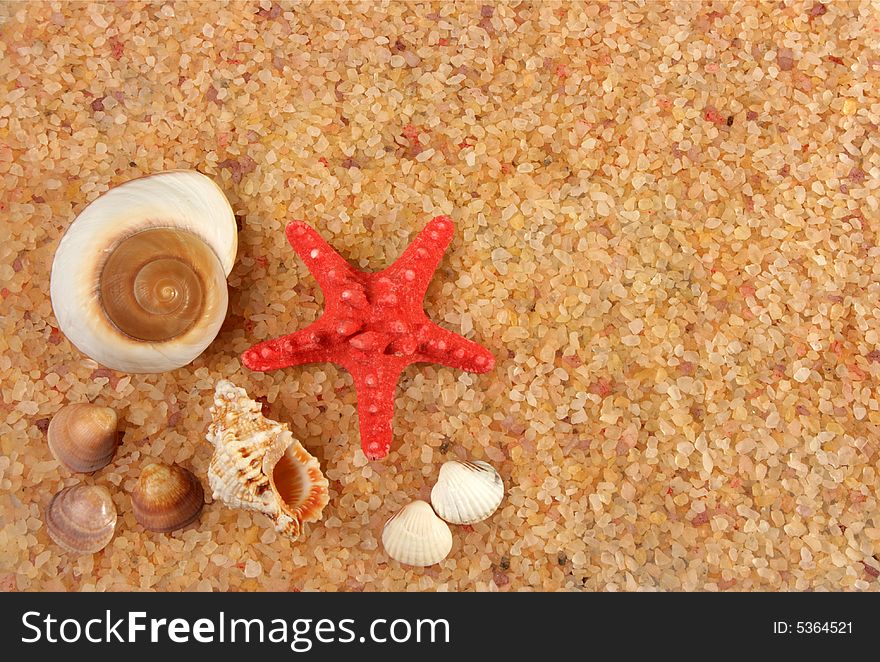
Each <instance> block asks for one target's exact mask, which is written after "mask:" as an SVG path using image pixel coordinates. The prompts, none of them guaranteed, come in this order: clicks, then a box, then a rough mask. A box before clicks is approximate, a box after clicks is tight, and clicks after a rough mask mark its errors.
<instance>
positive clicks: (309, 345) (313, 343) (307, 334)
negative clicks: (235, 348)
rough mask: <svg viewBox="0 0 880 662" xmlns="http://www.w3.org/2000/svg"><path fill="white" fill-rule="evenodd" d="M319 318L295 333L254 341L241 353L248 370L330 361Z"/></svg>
mask: <svg viewBox="0 0 880 662" xmlns="http://www.w3.org/2000/svg"><path fill="white" fill-rule="evenodd" d="M325 326H326V325H325V324H323V323H322V322H321V320H319V321H318V322H315V323H314V324H310V325H309V326H307V327H306V328H304V329H300V330H299V331H296V332H295V333H288V334H287V335H285V336H279V337H278V338H273V339H272V340H267V341H265V342H261V343H258V344H256V345H254V346H253V347H251V348H250V349H248V350H247V351H246V352H244V354H242V355H241V360H242V363H244V364H245V366H247V367H248V368H250V369H251V370H256V371H259V372H267V371H269V370H278V369H280V368H287V367H289V366H294V365H303V364H306V363H320V362H324V361H330V362H332V361H333V359H332V358H331V357H330V356H329V353H328V348H327V346H326V339H327V333H328V332H327V330H326V329H325Z"/></svg>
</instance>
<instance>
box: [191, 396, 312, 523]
mask: <svg viewBox="0 0 880 662" xmlns="http://www.w3.org/2000/svg"><path fill="white" fill-rule="evenodd" d="M211 417H212V423H211V425H210V426H209V427H208V436H207V438H208V441H210V442H211V443H212V444H213V445H214V456H213V458H212V459H211V464H210V466H209V467H208V483H209V484H210V485H211V489H212V490H213V492H214V498H215V499H219V500H220V501H222V502H223V503H225V504H226V505H228V506H230V507H232V508H245V509H247V510H256V511H259V512H262V513H265V514H266V515H268V516H269V517H270V518H271V519H272V520H273V522H274V524H275V528H276V529H277V530H278V531H279V532H281V533H284V534H286V535H288V536H290V537H291V538H297V537H298V536H299V535H300V533H301V532H302V525H303V523H305V522H316V521H318V520H320V519H321V511H322V510H323V509H324V506H326V505H327V502H328V500H329V495H328V493H327V489H328V483H327V479H326V478H325V477H324V475H323V474H322V473H321V467H320V465H319V464H318V460H317V459H316V458H315V457H313V456H311V455H310V454H309V453H308V452H307V451H306V450H305V448H303V447H302V445H301V444H300V443H299V441H297V440H296V439H294V437H293V434H291V432H290V429H289V428H288V427H287V424H285V423H278V422H277V421H273V420H270V419H268V418H266V417H264V416H263V414H262V407H261V406H260V404H259V403H258V402H255V401H254V400H252V399H251V398H249V397H248V395H247V393H246V392H245V390H244V389H243V388H239V387H237V386H235V385H234V384H233V383H232V382H229V381H227V380H221V381H220V382H218V383H217V386H216V389H215V392H214V406H213V407H211Z"/></svg>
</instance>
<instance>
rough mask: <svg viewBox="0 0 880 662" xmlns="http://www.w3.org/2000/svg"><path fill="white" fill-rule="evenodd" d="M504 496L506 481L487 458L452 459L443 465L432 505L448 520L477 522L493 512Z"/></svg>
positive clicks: (467, 522)
mask: <svg viewBox="0 0 880 662" xmlns="http://www.w3.org/2000/svg"><path fill="white" fill-rule="evenodd" d="M503 498H504V482H503V481H502V480H501V476H500V475H499V474H498V472H497V471H495V468H494V467H493V466H492V465H490V464H487V463H486V462H479V461H475V462H457V461H455V460H450V461H449V462H445V463H444V464H443V466H442V467H440V475H439V476H438V477H437V484H436V485H434V489H432V490H431V505H433V506H434V510H436V511H437V514H438V515H440V517H442V518H443V519H445V520H446V521H447V522H450V523H452V524H474V523H476V522H482V521H483V520H484V519H486V518H487V517H489V516H490V515H491V514H492V513H494V512H495V511H496V510H497V509H498V506H499V505H500V504H501V500H502V499H503Z"/></svg>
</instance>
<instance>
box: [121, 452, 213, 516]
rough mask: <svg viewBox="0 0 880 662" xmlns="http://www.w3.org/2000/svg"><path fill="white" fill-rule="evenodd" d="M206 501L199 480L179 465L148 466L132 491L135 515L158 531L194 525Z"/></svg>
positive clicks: (158, 464)
mask: <svg viewBox="0 0 880 662" xmlns="http://www.w3.org/2000/svg"><path fill="white" fill-rule="evenodd" d="M204 503H205V495H204V490H203V489H202V484H201V483H200V482H199V479H198V478H196V477H195V476H194V475H193V474H192V472H191V471H188V470H186V469H184V468H183V467H180V466H178V465H176V464H161V463H156V464H149V465H147V466H146V467H144V468H143V470H142V471H141V475H140V478H138V482H137V484H136V485H135V487H134V490H132V493H131V506H132V510H133V511H134V518H135V519H136V520H137V521H138V522H139V523H140V525H141V526H143V527H144V528H145V529H147V530H149V531H157V532H159V533H168V532H170V531H176V530H177V529H182V528H183V527H185V526H187V525H188V524H191V523H192V522H194V521H195V520H196V518H198V516H199V513H201V512H202V506H203V505H204Z"/></svg>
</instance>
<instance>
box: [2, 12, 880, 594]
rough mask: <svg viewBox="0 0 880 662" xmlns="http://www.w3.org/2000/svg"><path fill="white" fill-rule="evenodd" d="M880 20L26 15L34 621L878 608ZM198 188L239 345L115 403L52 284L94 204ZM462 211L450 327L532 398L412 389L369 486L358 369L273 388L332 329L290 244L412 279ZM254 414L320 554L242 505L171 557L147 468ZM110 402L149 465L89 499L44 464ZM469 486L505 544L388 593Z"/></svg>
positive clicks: (7, 280) (5, 124)
mask: <svg viewBox="0 0 880 662" xmlns="http://www.w3.org/2000/svg"><path fill="white" fill-rule="evenodd" d="M877 12H878V9H877V7H876V5H874V6H873V7H872V4H871V3H870V2H868V1H865V2H833V3H832V2H828V3H825V4H822V3H819V2H814V1H813V0H807V2H799V1H790V0H784V1H781V2H772V3H770V2H766V3H763V2H762V3H760V4H756V3H750V2H720V1H719V2H674V3H666V2H659V1H649V0H643V1H641V2H637V1H634V2H620V3H610V4H604V3H599V2H593V3H590V4H588V5H581V4H576V3H570V2H565V3H562V2H550V1H546V2H538V1H535V2H510V3H498V4H492V3H489V2H486V3H482V4H481V3H477V4H473V3H464V2H461V3H436V4H416V3H406V2H361V3H351V4H347V3H335V2H311V3H308V2H304V3H280V4H275V3H271V2H260V3H244V2H241V3H212V2H198V3H195V2H193V3H187V2H154V3H139V2H121V1H120V2H112V3H106V4H97V3H94V4H85V3H77V2H64V3H60V2H58V3H50V2H28V3H21V2H3V3H2V4H0V196H2V197H0V223H2V225H3V227H2V242H0V287H2V297H0V325H2V337H0V348H2V356H0V378H2V401H0V412H2V415H0V449H2V454H0V488H2V494H0V518H2V521H0V524H2V530H0V589H2V590H16V589H18V590H37V589H77V590H118V589H157V590H212V589H213V590H218V589H219V590H224V589H234V590H259V589H274V590H315V589H322V590H389V589H394V590H417V589H422V590H491V591H495V590H501V591H513V590H537V589H543V590H564V589H569V590H571V589H575V590H579V589H585V590H638V589H645V590H713V591H714V590H758V589H761V590H781V589H798V590H803V589H820V590H826V589H827V590H842V589H846V590H869V591H870V590H877V589H878V587H880V583H878V574H880V560H878V559H880V512H878V487H880V479H878V467H877V463H878V459H880V440H878V431H880V398H878V383H880V300H878V298H880V260H878V258H880V248H878V228H880V202H878V188H880V151H878V144H880V139H878V133H877V128H878V122H880V99H878V92H877V90H878V79H880V53H878V40H880V32H878V15H877ZM170 168H195V169H198V170H200V171H201V172H204V173H206V174H208V175H210V176H212V177H213V178H214V179H215V180H216V181H217V182H218V183H219V184H220V186H221V187H222V188H223V190H224V191H225V192H226V194H227V196H228V197H229V199H230V201H231V203H232V205H233V208H234V209H235V211H236V213H237V214H238V217H239V220H240V225H241V232H240V251H239V258H238V261H237V263H236V266H235V269H234V271H233V272H232V275H231V277H230V279H229V287H230V295H231V296H230V307H229V316H228V320H227V322H226V324H225V326H224V328H223V330H222V332H221V333H220V335H219V337H218V338H217V340H216V342H214V344H213V345H211V347H210V348H209V349H208V350H207V352H205V354H204V355H202V356H201V357H199V358H198V359H197V360H196V361H194V362H193V364H192V365H190V366H187V367H185V368H181V369H179V370H175V371H174V372H169V373H166V374H160V375H128V374H122V373H117V372H113V371H110V370H106V369H104V368H102V367H100V366H98V365H97V364H96V363H94V362H93V361H90V360H89V359H87V358H86V357H84V356H82V355H81V354H80V353H79V352H78V351H77V350H76V349H75V348H74V347H73V346H72V345H71V344H70V343H69V342H68V341H67V340H66V339H65V338H64V337H63V335H62V334H60V333H59V331H58V329H57V328H56V326H55V325H56V322H55V319H54V317H53V314H52V309H51V306H50V302H49V298H48V288H49V269H50V265H51V262H52V256H53V253H54V251H55V248H56V245H57V242H58V238H59V237H60V235H61V233H62V232H63V231H64V229H65V228H66V227H67V226H68V225H69V223H70V222H71V220H72V219H73V218H74V217H75V215H76V214H77V213H78V212H79V211H80V210H81V209H82V208H83V207H84V206H85V205H86V203H88V202H89V201H91V200H93V199H94V198H96V197H97V196H98V195H99V194H100V193H102V192H103V191H105V190H107V188H108V187H110V186H113V185H116V184H119V183H122V182H124V181H126V180H128V179H131V178H133V177H137V176H140V175H143V174H146V173H151V172H156V171H160V170H166V169H170ZM441 213H442V214H450V215H451V216H453V217H454V218H455V220H456V222H457V224H458V225H457V231H456V235H455V238H454V240H453V241H452V244H451V246H450V249H449V252H448V253H447V256H446V257H445V258H444V261H443V262H442V264H441V267H440V269H439V270H438V272H437V275H436V277H435V279H434V281H433V283H432V285H431V287H430V289H429V291H428V295H427V298H426V302H425V306H426V310H427V311H428V314H429V315H430V316H431V317H432V318H433V319H434V320H436V321H438V322H440V323H441V324H443V325H444V326H446V327H447V328H449V329H451V330H453V331H456V332H460V333H463V334H465V335H466V336H468V337H470V338H473V339H475V340H477V341H478V342H480V343H483V344H485V345H486V346H487V347H489V348H490V349H491V350H492V351H493V352H494V353H495V355H496V357H497V359H498V364H497V368H496V369H495V370H494V371H493V372H492V373H489V374H486V375H479V376H476V375H469V374H465V373H462V372H457V371H455V370H452V369H448V368H442V367H439V366H434V365H418V366H412V367H410V368H409V369H408V370H407V371H406V372H405V373H404V376H403V379H402V381H401V384H400V387H399V389H398V396H397V402H396V404H397V413H396V416H395V420H394V427H395V442H394V445H393V447H392V451H391V453H390V455H389V456H388V457H387V458H386V459H385V460H383V461H378V462H367V461H366V459H365V457H364V455H363V454H362V452H361V450H360V446H359V438H358V427H357V416H356V410H355V393H354V390H353V388H352V384H351V379H350V377H349V376H348V374H347V373H346V372H345V371H343V370H341V369H337V368H336V367H334V366H331V365H326V364H323V365H312V366H305V367H300V368H291V369H287V370H283V371H276V372H271V373H268V374H259V373H252V372H250V371H249V370H247V369H245V368H243V367H242V365H241V363H240V360H239V354H240V352H242V351H243V350H245V349H246V348H247V347H249V346H250V345H251V344H252V343H254V342H257V341H260V340H264V339H267V338H271V337H274V336H277V335H280V334H283V333H287V332H290V331H293V330H295V329H297V328H300V327H302V326H305V325H306V324H307V323H309V322H311V321H312V320H314V319H315V318H316V317H317V315H318V314H319V312H320V310H321V306H322V297H321V294H320V290H319V289H318V287H317V285H316V283H315V281H314V279H313V278H312V277H311V276H310V275H309V274H308V272H307V271H306V269H305V267H304V266H303V264H302V263H301V262H300V260H299V259H298V258H297V257H296V256H295V254H294V252H293V250H292V249H291V248H290V247H289V245H288V244H287V242H286V240H285V238H284V233H283V231H282V230H283V227H284V224H285V223H286V222H287V221H289V220H291V219H294V218H303V219H306V220H308V221H309V222H310V223H311V224H313V225H314V226H315V227H316V228H318V230H319V231H320V232H321V233H322V235H323V236H324V237H326V238H327V240H328V241H329V242H330V243H331V244H332V245H333V246H334V247H335V248H337V249H338V250H339V251H340V252H341V253H342V254H343V255H344V256H346V257H347V258H349V259H350V260H352V261H353V262H354V263H355V264H357V265H359V266H360V267H362V268H369V269H379V268H381V267H383V266H384V265H386V264H388V263H389V262H390V261H391V260H393V259H394V258H396V257H397V256H398V255H399V254H400V253H401V251H402V250H403V249H404V247H405V246H406V245H407V244H408V242H409V241H410V240H411V238H412V237H413V236H414V235H415V233H416V232H417V231H418V230H419V229H420V228H421V227H422V226H423V224H424V223H425V222H426V221H427V220H428V219H429V218H431V217H432V216H434V215H437V214H441ZM101 248H102V247H101V246H95V247H94V249H95V250H96V251H97V250H100V249H101ZM220 378H229V379H232V380H233V381H234V382H236V383H237V384H239V385H242V386H244V387H246V388H247V389H248V391H249V392H250V393H251V394H252V395H253V396H254V397H259V396H263V397H265V398H267V399H268V403H269V411H270V416H272V417H273V418H277V419H279V420H283V421H287V422H289V423H290V425H291V427H292V428H293V430H294V433H295V434H296V435H297V436H298V437H300V438H301V439H302V441H303V443H304V445H305V446H306V447H307V448H308V449H309V450H310V451H311V452H312V453H314V454H315V455H316V456H318V458H319V459H320V460H321V463H322V466H323V467H324V471H325V473H326V475H327V477H328V478H329V480H330V499H331V500H330V505H329V506H328V507H327V508H326V510H325V511H324V518H323V520H322V521H321V522H319V523H318V524H314V525H311V526H309V527H308V530H307V533H306V535H305V536H304V538H303V539H302V540H300V541H297V542H295V543H291V542H289V541H288V540H286V539H282V538H279V537H278V536H277V535H276V534H275V532H274V531H273V530H272V529H271V528H268V526H267V525H268V521H267V520H266V519H265V518H264V517H263V516H261V515H255V514H254V515H252V514H249V513H245V512H241V511H235V510H230V509H228V508H226V507H224V506H223V505H222V504H220V503H211V504H209V505H207V506H206V507H205V510H204V512H203V514H202V517H201V519H200V521H199V523H198V524H197V525H196V526H193V527H191V528H189V529H187V530H184V531H178V532H176V533H174V534H171V535H163V534H154V533H147V532H145V531H143V530H142V529H141V527H140V526H139V525H138V524H137V523H136V522H135V520H134V518H133V516H132V512H131V507H130V501H129V496H128V491H129V490H130V489H131V488H132V486H133V485H134V483H135V481H136V479H137V476H138V474H139V472H140V469H141V467H143V466H144V465H145V464H146V463H147V462H149V461H156V460H161V461H165V462H177V463H180V464H182V465H183V466H186V467H189V468H191V469H192V470H193V471H194V472H195V473H196V474H197V475H198V476H199V477H200V478H201V479H202V480H203V482H204V483H206V482H207V481H206V480H205V474H206V469H207V465H208V462H209V459H210V455H211V447H210V445H209V444H208V443H207V442H206V441H205V440H204V435H205V430H206V426H207V423H208V419H209V416H208V407H209V404H210V402H211V396H212V390H213V386H214V383H215V382H216V381H217V380H218V379H220ZM86 400H88V401H95V402H98V403H101V404H106V405H110V406H112V407H114V408H116V409H117V410H118V411H119V413H120V417H121V419H122V423H121V425H122V427H123V428H124V432H125V436H124V440H123V442H122V444H121V446H120V448H119V451H118V453H117V455H116V458H115V460H114V461H113V462H112V463H111V464H110V465H109V466H107V467H105V468H104V469H101V470H100V471H98V472H97V473H95V474H93V475H88V476H82V475H73V474H71V473H70V472H69V471H67V470H66V469H64V468H63V467H61V466H60V465H59V464H58V463H57V462H56V461H54V460H53V459H52V456H51V455H50V453H49V450H48V448H47V445H46V439H45V430H46V425H47V423H48V420H49V419H50V418H51V416H52V415H53V414H54V413H55V412H56V411H58V409H59V408H60V407H61V406H62V405H63V404H64V403H66V402H77V401H86ZM450 458H476V459H483V460H487V461H489V462H491V463H492V464H494V465H495V466H496V467H497V468H498V469H499V470H500V472H501V474H502V476H503V478H504V481H505V484H506V486H507V488H508V491H507V496H506V498H505V501H504V502H503V504H502V506H501V508H500V509H499V510H498V511H497V512H496V513H495V515H494V516H493V517H491V518H490V519H489V520H487V521H485V522H482V523H480V524H477V525H474V526H472V527H453V537H454V544H453V548H452V552H451V554H450V555H449V557H448V558H447V559H446V560H445V561H443V562H442V563H440V564H439V565H437V566H434V567H431V568H428V569H419V568H411V567H406V566H401V565H400V564H398V563H397V562H395V561H391V560H390V559H389V558H388V557H387V556H386V554H385V553H384V551H383V550H382V546H381V542H380V536H381V530H382V526H383V523H384V522H385V520H386V519H387V518H388V517H389V516H390V515H391V514H392V513H394V512H395V511H396V510H397V509H398V508H399V507H401V506H402V505H403V504H405V503H407V502H408V501H410V500H412V499H415V498H423V499H424V498H426V497H428V495H429V492H430V488H431V486H432V485H433V483H434V481H435V479H436V476H437V471H438V469H439V467H440V465H441V463H442V462H443V461H445V460H447V459H450ZM77 483H99V484H104V485H107V486H108V487H110V489H111V491H112V492H113V494H114V500H115V502H116V506H117V508H118V511H119V514H120V518H119V524H118V527H117V533H116V536H115V538H114V539H113V541H112V542H111V544H110V545H109V546H108V547H107V548H106V549H104V550H103V551H102V552H99V553H97V554H95V555H93V556H88V555H87V556H81V557H75V556H71V555H69V554H66V553H64V552H62V551H61V550H60V549H59V548H58V547H57V546H56V545H55V544H53V543H52V542H51V540H50V539H49V537H48V535H47V534H46V530H45V526H44V525H43V510H44V508H45V506H46V504H47V503H48V501H49V499H50V498H51V496H52V495H53V494H54V493H55V492H56V491H57V490H59V489H60V488H61V487H63V486H66V485H73V484H77Z"/></svg>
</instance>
